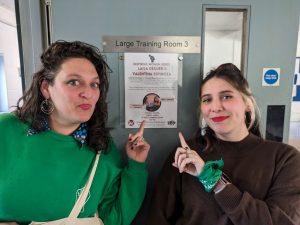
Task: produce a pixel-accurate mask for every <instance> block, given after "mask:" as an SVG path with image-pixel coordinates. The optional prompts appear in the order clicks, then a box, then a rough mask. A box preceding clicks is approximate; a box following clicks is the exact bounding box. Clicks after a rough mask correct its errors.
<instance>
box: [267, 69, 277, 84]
mask: <svg viewBox="0 0 300 225" xmlns="http://www.w3.org/2000/svg"><path fill="white" fill-rule="evenodd" d="M278 78H279V75H278V73H277V71H276V70H273V69H270V70H267V71H266V72H265V75H264V80H265V82H266V83H267V84H275V83H276V82H277V81H278Z"/></svg>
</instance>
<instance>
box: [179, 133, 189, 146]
mask: <svg viewBox="0 0 300 225" xmlns="http://www.w3.org/2000/svg"><path fill="white" fill-rule="evenodd" d="M178 136H179V140H180V144H181V147H182V148H186V147H188V148H189V146H188V144H187V143H186V141H185V139H184V137H183V135H182V133H181V132H179V133H178Z"/></svg>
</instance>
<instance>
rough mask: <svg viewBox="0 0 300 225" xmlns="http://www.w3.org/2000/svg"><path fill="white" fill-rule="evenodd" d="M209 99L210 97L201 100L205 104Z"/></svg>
mask: <svg viewBox="0 0 300 225" xmlns="http://www.w3.org/2000/svg"><path fill="white" fill-rule="evenodd" d="M210 101H211V99H210V98H203V99H202V100H201V102H202V103H204V104H207V103H209V102H210Z"/></svg>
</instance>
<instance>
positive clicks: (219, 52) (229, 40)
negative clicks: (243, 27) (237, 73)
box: [203, 30, 242, 75]
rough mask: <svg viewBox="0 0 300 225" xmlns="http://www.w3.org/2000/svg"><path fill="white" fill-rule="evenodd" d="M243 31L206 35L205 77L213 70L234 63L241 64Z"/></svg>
mask: <svg viewBox="0 0 300 225" xmlns="http://www.w3.org/2000/svg"><path fill="white" fill-rule="evenodd" d="M241 36H242V33H241V31H226V30H221V31H207V32H206V34H205V54H204V70H203V71H204V73H203V74H204V75H206V74H207V73H208V72H209V71H210V70H211V69H213V68H215V67H217V66H219V65H221V64H223V63H228V62H232V63H233V64H235V65H236V66H237V67H238V68H240V64H241V50H242V49H241V48H242V45H241Z"/></svg>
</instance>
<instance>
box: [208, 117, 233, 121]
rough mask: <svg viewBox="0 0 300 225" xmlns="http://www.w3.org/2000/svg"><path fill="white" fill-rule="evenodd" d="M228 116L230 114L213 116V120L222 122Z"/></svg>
mask: <svg viewBox="0 0 300 225" xmlns="http://www.w3.org/2000/svg"><path fill="white" fill-rule="evenodd" d="M228 117H229V116H217V117H213V118H211V120H212V121H214V122H222V121H224V120H226V119H227V118H228Z"/></svg>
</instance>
